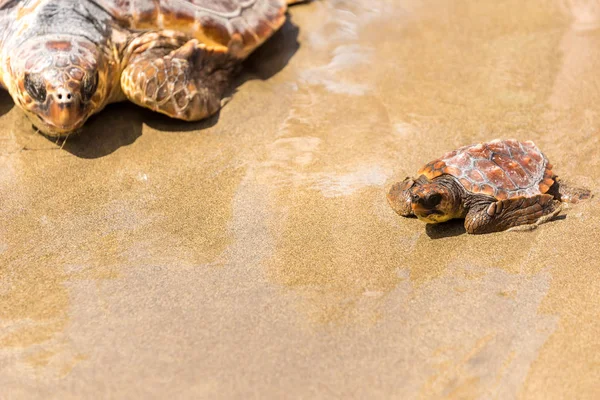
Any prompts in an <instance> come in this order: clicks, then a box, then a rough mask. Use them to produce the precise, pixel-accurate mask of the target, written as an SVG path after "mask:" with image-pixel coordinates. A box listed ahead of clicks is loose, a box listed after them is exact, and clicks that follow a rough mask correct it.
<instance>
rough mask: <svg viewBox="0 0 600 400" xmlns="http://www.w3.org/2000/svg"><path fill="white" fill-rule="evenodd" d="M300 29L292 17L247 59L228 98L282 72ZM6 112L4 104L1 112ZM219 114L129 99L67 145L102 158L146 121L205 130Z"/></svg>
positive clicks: (157, 125) (109, 109) (134, 134)
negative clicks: (191, 114)
mask: <svg viewBox="0 0 600 400" xmlns="http://www.w3.org/2000/svg"><path fill="white" fill-rule="evenodd" d="M298 32H299V30H298V27H297V26H296V25H294V24H293V23H292V21H291V18H290V17H289V16H288V19H287V21H286V22H285V24H284V25H283V26H282V27H281V29H280V30H279V31H277V32H276V33H275V34H274V35H273V36H272V37H271V38H270V39H269V40H268V41H267V42H265V43H264V44H263V45H262V46H261V47H259V48H258V49H257V50H256V51H254V53H252V54H251V55H250V57H248V59H247V60H245V61H244V62H243V64H242V66H243V68H242V71H241V73H240V74H239V75H238V76H237V77H236V78H235V79H234V81H233V82H232V85H231V89H230V90H229V92H228V93H227V94H226V97H230V96H233V98H232V100H231V101H235V92H236V91H237V88H239V87H240V86H242V85H243V84H244V83H245V82H247V81H251V80H255V79H260V80H267V79H270V78H271V77H273V76H274V75H276V74H277V73H278V72H280V71H281V70H282V69H283V68H284V67H285V66H286V65H287V64H288V62H289V61H290V59H291V58H292V56H293V55H294V54H295V53H296V52H297V51H298V49H299V48H300V44H299V43H298ZM7 96H8V94H7ZM1 100H2V99H1V98H0V105H3V102H1ZM7 103H8V104H12V100H11V101H10V102H9V101H8V100H7ZM8 110H10V108H9V109H8ZM8 110H6V111H8ZM2 111H3V109H2V108H1V106H0V113H2ZM219 116H220V113H217V114H215V115H214V116H212V117H210V118H207V119H204V120H202V121H198V122H186V121H180V120H176V119H172V118H169V117H167V116H165V115H162V114H158V113H154V112H151V111H150V110H147V109H143V108H141V107H137V106H135V105H133V104H131V103H127V102H124V103H118V104H111V105H109V106H108V107H107V108H106V109H105V110H103V111H102V112H100V113H99V114H98V115H95V116H93V117H92V118H90V120H89V121H88V122H87V124H86V125H85V126H84V128H83V131H82V132H81V133H80V134H79V135H76V136H72V137H70V138H68V140H67V142H66V143H65V145H64V147H63V148H64V149H65V150H66V151H68V152H69V153H71V154H73V155H75V156H77V157H82V158H99V157H103V156H106V155H108V154H111V153H113V152H114V151H116V150H117V149H119V148H120V147H122V146H128V145H130V144H132V143H133V142H135V141H136V140H137V138H138V137H140V136H141V135H142V126H143V124H144V123H145V124H147V125H148V126H150V127H152V128H154V129H156V130H159V131H164V132H190V131H202V130H204V129H206V128H210V127H212V126H214V125H216V124H217V122H218V121H219ZM49 140H55V139H49Z"/></svg>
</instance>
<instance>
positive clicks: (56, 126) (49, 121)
mask: <svg viewBox="0 0 600 400" xmlns="http://www.w3.org/2000/svg"><path fill="white" fill-rule="evenodd" d="M51 96H52V97H51V98H50V99H49V101H48V102H47V106H46V109H45V110H44V111H45V112H40V113H39V117H40V119H41V122H42V124H43V126H38V128H39V129H40V130H41V131H42V132H43V133H44V134H47V135H50V136H63V135H66V134H69V133H71V132H73V131H76V130H77V129H79V128H80V127H81V126H82V125H83V123H84V122H85V120H86V118H85V117H86V112H85V108H84V107H83V105H82V103H81V100H80V99H79V95H74V94H72V93H70V92H68V91H66V90H57V91H56V92H55V93H53V94H52V95H51Z"/></svg>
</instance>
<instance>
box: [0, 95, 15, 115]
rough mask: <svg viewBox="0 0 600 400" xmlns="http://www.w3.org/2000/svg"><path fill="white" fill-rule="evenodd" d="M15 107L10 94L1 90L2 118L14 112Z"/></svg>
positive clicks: (0, 108) (0, 109)
mask: <svg viewBox="0 0 600 400" xmlns="http://www.w3.org/2000/svg"><path fill="white" fill-rule="evenodd" d="M14 105H15V103H14V101H13V99H12V97H10V94H9V93H8V92H7V91H6V90H4V89H0V117H1V116H3V115H4V114H6V113H8V112H9V111H10V110H12V108H13V107H14Z"/></svg>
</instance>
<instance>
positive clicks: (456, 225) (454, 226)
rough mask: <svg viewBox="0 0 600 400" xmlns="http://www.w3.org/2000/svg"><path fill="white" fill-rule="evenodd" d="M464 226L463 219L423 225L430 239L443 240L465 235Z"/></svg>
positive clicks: (563, 216)
mask: <svg viewBox="0 0 600 400" xmlns="http://www.w3.org/2000/svg"><path fill="white" fill-rule="evenodd" d="M566 218H567V216H566V215H563V214H561V215H557V216H555V217H553V218H552V219H551V220H549V221H547V222H545V223H544V224H543V225H545V224H548V223H552V222H555V221H562V220H564V219H566ZM464 224H465V220H464V219H453V220H450V221H447V222H444V223H442V224H427V225H425V232H426V233H427V236H429V237H430V238H431V239H443V238H447V237H453V236H460V235H462V234H465V233H467V230H466V229H465V225H464ZM514 232H520V230H518V229H517V230H515V231H514ZM521 232H530V230H529V229H523V230H521Z"/></svg>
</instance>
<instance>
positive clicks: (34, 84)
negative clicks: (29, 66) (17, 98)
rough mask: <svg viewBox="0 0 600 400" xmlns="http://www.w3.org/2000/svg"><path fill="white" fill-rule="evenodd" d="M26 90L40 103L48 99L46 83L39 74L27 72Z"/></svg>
mask: <svg viewBox="0 0 600 400" xmlns="http://www.w3.org/2000/svg"><path fill="white" fill-rule="evenodd" d="M24 84H25V90H27V93H29V95H30V96H31V97H32V98H33V99H34V100H36V101H39V102H40V103H42V102H44V101H45V100H46V84H45V83H44V80H43V79H42V77H41V75H39V74H25V82H24Z"/></svg>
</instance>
